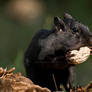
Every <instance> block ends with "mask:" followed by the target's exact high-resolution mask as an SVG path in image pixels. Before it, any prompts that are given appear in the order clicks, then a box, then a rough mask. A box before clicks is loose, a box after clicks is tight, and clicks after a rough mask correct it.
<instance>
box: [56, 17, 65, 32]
mask: <svg viewBox="0 0 92 92" xmlns="http://www.w3.org/2000/svg"><path fill="white" fill-rule="evenodd" d="M54 25H55V27H56V28H57V30H58V31H59V30H60V29H62V30H64V27H65V23H64V22H63V20H61V19H60V18H59V17H54Z"/></svg>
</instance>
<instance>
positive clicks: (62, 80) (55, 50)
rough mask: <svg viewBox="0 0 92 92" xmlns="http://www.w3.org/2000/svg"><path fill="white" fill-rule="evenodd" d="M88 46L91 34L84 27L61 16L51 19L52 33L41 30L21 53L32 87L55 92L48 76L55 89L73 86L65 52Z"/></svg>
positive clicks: (70, 67)
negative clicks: (36, 85)
mask: <svg viewBox="0 0 92 92" xmlns="http://www.w3.org/2000/svg"><path fill="white" fill-rule="evenodd" d="M90 45H92V34H91V33H90V31H89V29H88V27H87V26H85V25H83V24H81V23H80V22H78V21H76V20H75V19H74V18H72V16H71V15H69V14H67V13H66V14H65V15H64V18H63V19H60V18H59V17H55V18H54V28H53V29H52V30H41V31H39V32H38V33H37V34H36V35H35V36H34V37H33V39H32V41H31V44H30V46H29V48H28V49H27V51H26V52H25V57H24V65H25V68H26V73H27V77H29V78H30V79H31V80H32V81H33V82H34V83H35V84H38V85H40V86H42V87H48V88H49V89H51V90H52V91H53V90H55V85H54V81H53V77H52V74H54V76H55V79H56V82H57V86H58V89H60V84H63V85H64V87H65V89H66V90H69V89H70V88H72V87H73V81H74V67H75V66H74V65H70V64H68V63H67V59H66V53H67V52H68V51H70V50H73V49H79V48H80V47H82V46H90Z"/></svg>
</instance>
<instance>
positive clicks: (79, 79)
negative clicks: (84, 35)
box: [0, 0, 92, 85]
mask: <svg viewBox="0 0 92 92" xmlns="http://www.w3.org/2000/svg"><path fill="white" fill-rule="evenodd" d="M64 12H67V13H70V14H71V15H72V16H73V17H74V18H76V19H77V20H79V21H81V22H82V23H84V24H86V25H88V27H89V28H90V30H92V0H0V66H1V67H3V68H6V67H7V68H8V69H9V68H11V67H16V72H22V74H23V75H25V70H24V66H23V56H24V52H25V50H26V49H27V47H28V45H29V43H30V41H31V38H32V36H33V35H34V34H35V32H37V31H38V30H40V29H42V28H45V29H51V28H52V26H53V17H54V16H60V17H61V18H62V17H63V14H64ZM76 73H77V74H76V82H75V83H76V84H80V85H86V84H87V83H88V82H89V81H91V80H92V57H91V56H90V58H89V59H88V60H87V62H85V63H83V64H80V65H78V66H77V67H76Z"/></svg>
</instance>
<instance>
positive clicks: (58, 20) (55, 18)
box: [54, 17, 61, 25]
mask: <svg viewBox="0 0 92 92" xmlns="http://www.w3.org/2000/svg"><path fill="white" fill-rule="evenodd" d="M60 21H61V19H60V18H59V17H54V24H55V25H58V24H60Z"/></svg>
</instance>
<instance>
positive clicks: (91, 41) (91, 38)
mask: <svg viewBox="0 0 92 92" xmlns="http://www.w3.org/2000/svg"><path fill="white" fill-rule="evenodd" d="M89 44H90V45H91V46H92V36H91V37H90V38H89Z"/></svg>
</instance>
